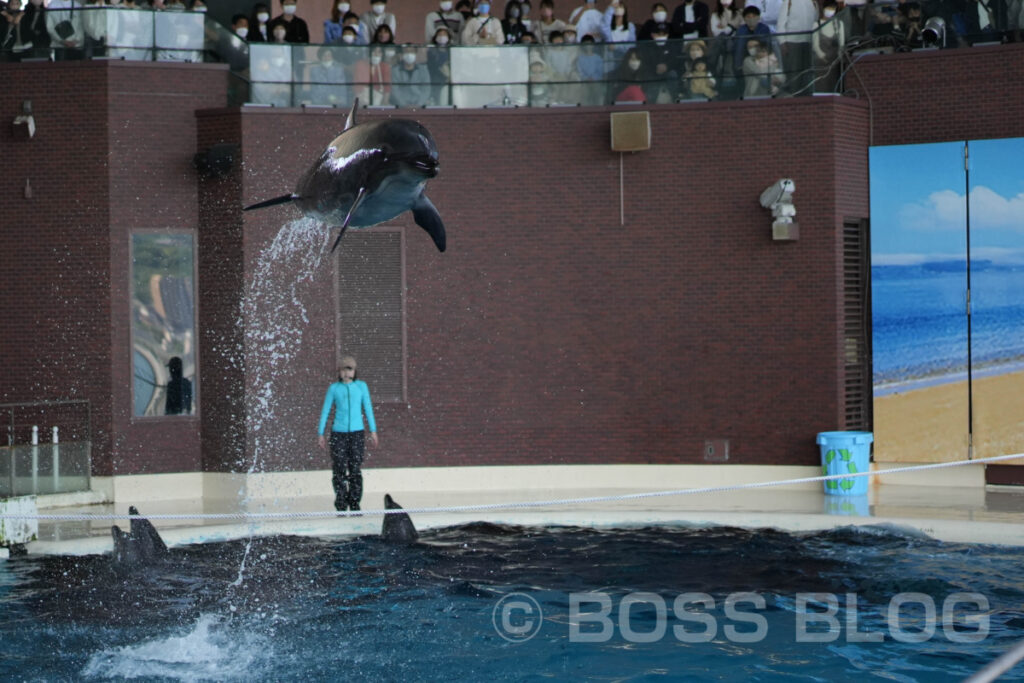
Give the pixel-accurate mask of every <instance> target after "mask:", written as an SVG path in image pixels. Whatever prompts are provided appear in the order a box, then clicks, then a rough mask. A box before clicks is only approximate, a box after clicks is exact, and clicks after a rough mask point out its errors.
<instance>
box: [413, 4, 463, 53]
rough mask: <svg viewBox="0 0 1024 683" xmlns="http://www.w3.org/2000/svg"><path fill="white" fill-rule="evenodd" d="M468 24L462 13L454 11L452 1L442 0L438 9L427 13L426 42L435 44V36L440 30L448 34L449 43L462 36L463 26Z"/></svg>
mask: <svg viewBox="0 0 1024 683" xmlns="http://www.w3.org/2000/svg"><path fill="white" fill-rule="evenodd" d="M465 23H466V20H465V18H464V17H463V16H462V13H461V12H459V11H458V10H455V9H452V0H441V1H440V3H438V8H437V9H436V10H434V11H433V12H429V13H427V20H426V23H425V24H424V27H423V40H424V42H427V43H430V42H433V40H434V36H436V35H437V32H438V31H439V30H440V29H442V28H443V29H444V30H445V31H446V32H447V35H448V39H449V41H450V40H451V39H452V37H457V36H461V35H462V26H463V24H465Z"/></svg>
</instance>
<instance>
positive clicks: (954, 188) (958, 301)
mask: <svg viewBox="0 0 1024 683" xmlns="http://www.w3.org/2000/svg"><path fill="white" fill-rule="evenodd" d="M966 149H967V152H968V159H969V166H968V169H969V176H968V175H967V174H966V173H965V170H964V150H965V144H964V143H962V142H961V143H945V144H938V145H910V146H900V147H876V148H872V150H871V217H872V231H871V239H872V326H873V347H874V349H873V350H874V358H873V360H874V385H875V387H874V388H875V425H874V431H875V443H876V448H875V456H876V460H879V461H948V460H959V459H962V458H963V457H965V456H966V454H967V445H968V440H967V435H968V431H969V426H970V425H971V422H970V420H969V405H970V407H972V408H973V412H974V416H973V417H974V419H973V432H974V446H975V456H976V457H985V456H987V455H1001V454H1004V453H1014V452H1021V451H1024V170H1022V169H1024V165H1022V164H1020V163H1019V159H1021V158H1024V157H1022V154H1024V139H1012V140H987V141H972V142H970V143H968V144H967V145H966ZM968 180H969V186H970V195H969V198H970V202H969V204H970V267H971V299H972V301H971V312H972V316H971V347H972V348H971V354H970V358H968V344H967V330H968V317H967V258H968V257H967V254H968V230H967V224H968V216H967V211H968V201H967V199H968V196H967V194H966V186H967V181H968ZM969 361H970V367H971V371H972V375H973V378H974V383H973V390H972V393H971V395H970V399H971V400H970V404H969V402H968V399H969V396H968V388H967V382H966V377H967V368H968V362H969ZM1022 463H1024V461H1022Z"/></svg>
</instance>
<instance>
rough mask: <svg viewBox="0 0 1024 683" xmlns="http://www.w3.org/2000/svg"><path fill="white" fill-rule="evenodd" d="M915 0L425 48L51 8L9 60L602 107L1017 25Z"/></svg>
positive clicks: (339, 98) (777, 84)
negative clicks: (158, 68)
mask: <svg viewBox="0 0 1024 683" xmlns="http://www.w3.org/2000/svg"><path fill="white" fill-rule="evenodd" d="M908 4H909V3H905V4H902V5H897V4H894V3H893V4H889V3H873V4H870V5H864V6H858V7H850V8H847V9H845V10H844V11H843V12H841V13H839V14H838V15H837V16H835V17H834V18H832V19H830V20H828V21H823V22H821V23H819V25H818V26H817V27H816V28H815V30H814V31H811V32H809V33H804V34H774V33H773V34H768V35H762V34H755V35H744V34H741V33H740V32H739V31H737V32H734V33H733V34H729V35H725V34H723V35H720V36H716V37H709V38H702V39H699V40H669V41H664V42H662V43H657V42H655V41H643V42H638V43H600V44H586V43H584V44H570V45H529V46H527V45H506V46H496V47H492V46H482V47H451V48H448V47H445V48H441V47H435V46H416V47H414V48H411V49H409V48H402V47H399V46H397V45H373V46H345V45H292V44H268V43H251V44H250V43H246V42H245V41H243V40H242V39H240V38H238V37H237V36H235V35H234V34H233V33H231V32H230V31H229V30H228V29H226V28H225V27H224V26H222V25H220V24H219V23H217V22H216V21H213V20H211V19H209V18H208V17H207V16H206V15H205V14H203V13H195V12H175V11H159V12H157V11H152V10H141V9H121V8H113V7H88V8H76V9H75V10H74V11H72V10H69V9H61V10H52V9H51V10H49V11H48V13H47V17H46V25H47V29H48V35H47V36H45V37H44V39H41V41H40V42H41V43H45V45H42V44H40V45H35V44H32V45H26V44H25V43H18V42H17V40H16V39H15V40H13V41H12V40H8V41H7V43H6V44H5V45H3V46H0V52H2V54H0V58H11V59H28V58H33V57H34V58H42V59H47V58H52V59H75V58H115V59H130V60H157V61H186V62H198V61H217V62H226V63H228V64H229V65H230V67H231V71H232V73H233V74H234V76H235V78H233V80H232V85H231V92H230V93H229V103H230V104H239V103H252V104H260V105H274V106H303V105H304V106H336V107H348V106H349V105H350V103H351V102H352V101H353V100H354V99H355V98H356V97H358V98H359V99H360V101H361V102H362V103H364V104H366V105H368V106H378V107H430V106H434V107H444V106H455V107H459V108H477V107H502V106H519V107H555V106H580V105H582V106H595V105H604V104H612V103H616V102H645V103H669V102H688V101H706V100H735V99H750V98H758V97H778V96H801V95H813V94H820V93H834V92H841V91H842V75H843V73H844V69H845V68H847V66H848V65H849V61H850V55H851V53H852V52H855V51H857V50H873V51H901V50H907V49H922V48H925V49H926V48H936V47H959V46H964V45H968V44H970V42H972V41H974V40H983V39H986V38H998V37H999V36H1001V35H1002V29H1000V28H999V27H1000V26H1004V25H1005V23H1006V22H1005V17H1004V18H1002V19H1000V18H999V17H995V16H994V15H993V16H992V17H991V18H990V20H986V19H985V17H983V16H982V14H984V13H981V12H979V17H977V18H975V17H973V15H970V16H967V15H965V14H963V13H961V14H956V13H950V14H949V15H948V16H947V15H941V16H935V17H928V18H927V19H924V20H921V21H919V22H918V23H917V24H916V25H912V24H911V23H910V22H908V21H906V20H905V18H904V14H905V11H906V10H905V8H906V7H907V5H908ZM968 14H969V13H968ZM743 30H745V29H744V28H743V27H742V26H741V28H740V31H743ZM403 51H408V52H409V53H410V54H411V57H409V59H410V60H411V61H409V62H407V61H406V60H405V59H403Z"/></svg>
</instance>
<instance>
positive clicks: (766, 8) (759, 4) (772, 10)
mask: <svg viewBox="0 0 1024 683" xmlns="http://www.w3.org/2000/svg"><path fill="white" fill-rule="evenodd" d="M865 1H866V0H865ZM747 2H748V3H749V4H748V5H747V7H749V6H750V5H753V6H754V7H756V8H757V9H758V10H759V11H760V12H761V21H763V22H764V23H765V24H767V25H768V28H770V29H771V30H772V33H775V32H776V28H775V27H776V24H778V21H779V9H780V8H781V7H782V3H783V0H747ZM744 9H746V8H744Z"/></svg>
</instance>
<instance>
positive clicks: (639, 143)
mask: <svg viewBox="0 0 1024 683" xmlns="http://www.w3.org/2000/svg"><path fill="white" fill-rule="evenodd" d="M650 148H651V115H650V112H646V111H624V112H615V113H613V114H612V151H613V152H641V151H643V150H645V149H650Z"/></svg>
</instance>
